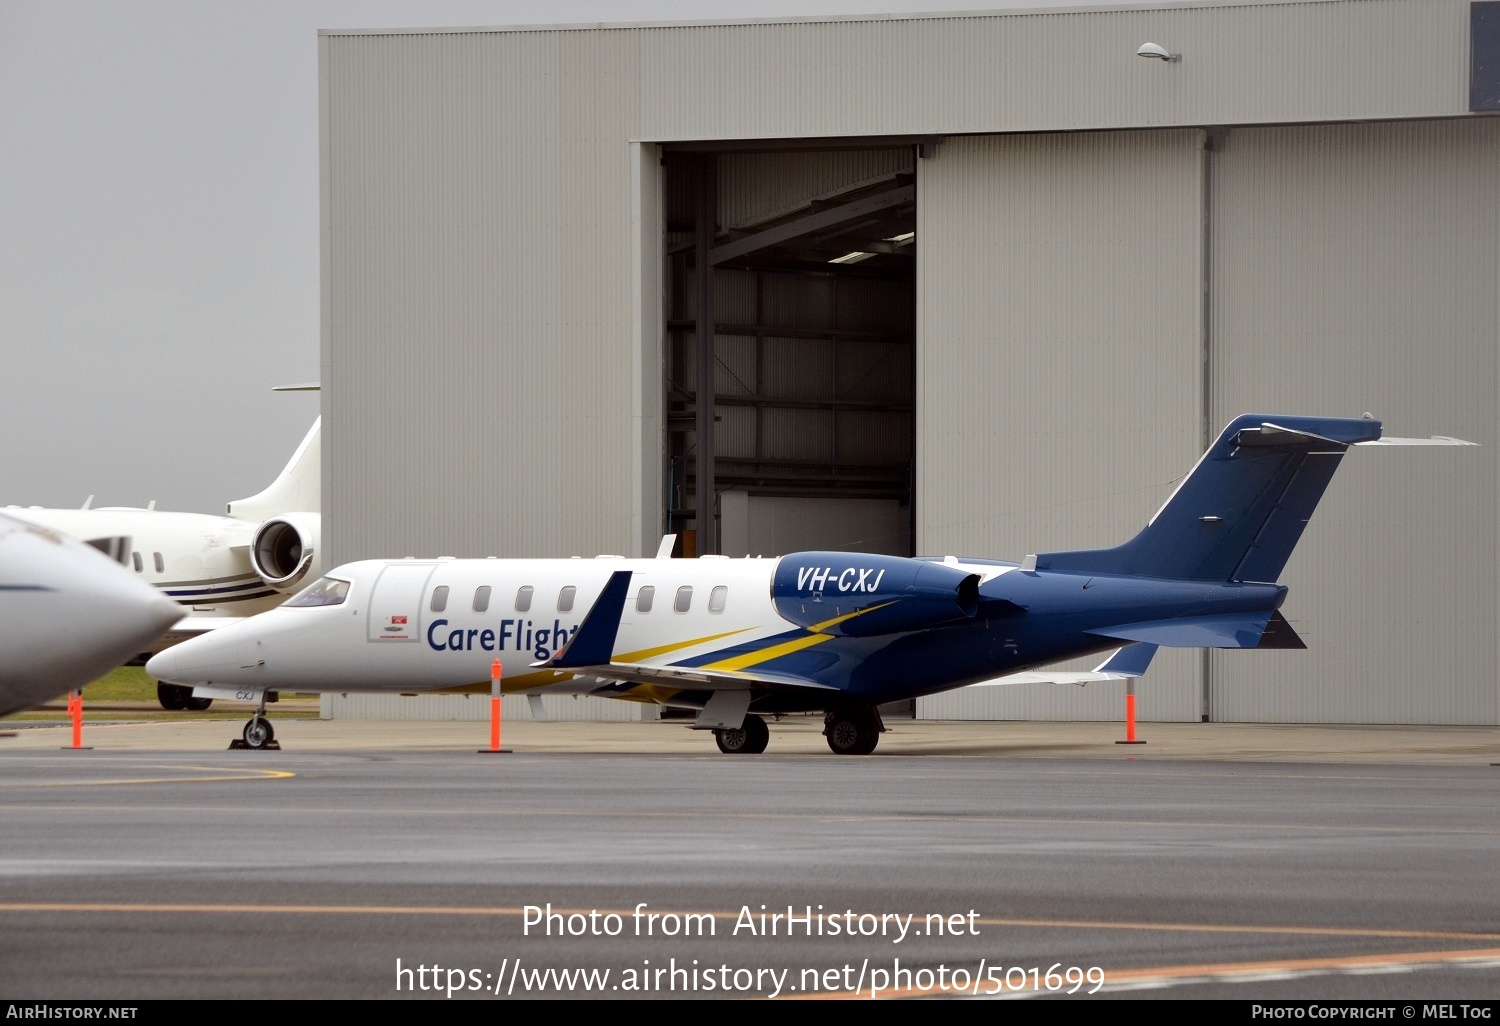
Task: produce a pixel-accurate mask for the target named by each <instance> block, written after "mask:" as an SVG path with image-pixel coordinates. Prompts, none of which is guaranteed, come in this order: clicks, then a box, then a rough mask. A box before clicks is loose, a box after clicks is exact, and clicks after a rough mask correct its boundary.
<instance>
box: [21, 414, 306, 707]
mask: <svg viewBox="0 0 1500 1026" xmlns="http://www.w3.org/2000/svg"><path fill="white" fill-rule="evenodd" d="M317 387H318V386H317V385H293V386H286V387H285V388H283V389H279V391H293V390H296V391H311V390H315V389H316V388H317ZM320 424H321V418H319V419H318V420H315V421H314V422H313V425H312V428H311V430H309V431H308V433H307V435H306V436H305V437H304V438H303V439H302V443H301V445H299V446H298V447H297V450H296V452H294V453H293V454H292V458H291V460H290V461H288V463H287V465H286V467H285V469H283V470H282V472H281V473H280V475H278V476H277V478H276V480H275V481H273V482H271V484H270V486H269V487H267V488H266V489H265V490H264V491H261V492H258V493H256V494H255V495H252V496H250V497H249V498H245V499H238V500H236V501H234V502H231V503H229V505H228V511H227V514H226V515H225V516H216V515H213V514H207V513H173V512H167V511H163V510H158V509H155V508H154V506H152V507H148V508H145V509H141V508H137V507H125V506H105V507H99V508H93V507H92V505H91V503H92V500H93V497H92V496H90V500H89V502H86V503H84V505H83V506H82V507H81V508H79V509H43V508H41V507H38V506H25V507H22V506H8V507H6V508H5V512H7V513H9V514H11V515H12V516H15V517H17V518H19V519H21V520H25V521H27V522H29V523H32V524H36V525H39V526H42V527H46V528H49V529H51V530H53V531H57V532H61V533H63V534H67V535H70V536H72V537H74V538H77V539H79V540H81V541H85V542H95V541H98V540H103V539H119V538H128V539H130V542H131V544H130V548H129V550H128V551H127V552H125V553H124V554H123V558H122V559H121V562H122V563H123V564H124V565H125V567H126V569H127V570H129V571H130V572H132V573H134V574H135V575H136V576H137V577H138V578H139V579H140V580H142V581H144V582H146V583H148V584H150V585H153V586H154V587H155V588H156V589H157V590H158V591H159V592H160V593H161V594H163V595H165V596H167V597H168V598H170V599H172V600H173V601H174V602H176V603H177V604H178V622H177V623H176V624H175V625H170V626H171V629H170V630H167V631H166V632H165V633H160V632H158V633H159V634H160V636H159V637H153V638H152V639H149V640H150V641H151V642H152V643H151V644H150V645H147V646H145V647H143V648H141V649H139V650H137V651H134V652H128V653H126V654H125V656H124V657H123V658H122V659H121V660H120V661H119V662H116V663H115V664H114V665H115V666H119V665H122V664H124V665H136V666H139V665H141V664H143V663H144V662H145V661H146V659H148V658H149V657H150V656H151V655H153V654H155V653H156V652H159V651H161V650H162V649H164V648H167V647H169V646H171V645H174V644H176V643H178V642H180V641H185V640H187V639H188V638H191V637H196V636H197V635H200V634H204V633H206V632H208V631H211V630H215V629H217V628H219V627H222V626H225V625H227V624H232V623H238V622H239V621H240V620H243V619H244V618H245V617H247V616H251V615H253V614H255V613H260V612H264V611H265V610H267V609H271V608H273V607H275V606H277V605H280V604H281V602H282V601H283V600H284V599H285V598H286V597H287V596H288V595H290V594H292V593H293V592H295V591H297V590H298V589H299V588H301V587H303V586H304V585H305V584H307V583H308V582H310V581H315V580H317V579H318V577H319V576H320V575H321V573H322V566H321V563H320V557H319V550H320V547H321V535H322V514H321V509H322V501H321V500H322V446H321V439H320V432H319V427H320ZM98 547H101V548H102V547H104V546H103V545H100V546H98ZM105 669H106V670H108V669H110V667H105ZM157 697H158V698H159V699H160V701H161V704H162V706H163V707H164V708H167V709H194V710H202V709H207V708H208V707H209V703H210V701H211V700H210V699H204V698H194V697H193V694H192V690H191V689H190V688H184V687H178V686H175V685H172V684H158V685H157Z"/></svg>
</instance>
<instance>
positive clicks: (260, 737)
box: [240, 716, 276, 748]
mask: <svg viewBox="0 0 1500 1026" xmlns="http://www.w3.org/2000/svg"><path fill="white" fill-rule="evenodd" d="M240 736H241V737H243V738H244V740H245V747H246V748H266V747H269V746H270V745H271V744H273V743H275V741H276V728H275V727H273V726H271V721H270V720H268V719H266V718H265V717H264V716H252V717H250V721H249V722H248V723H246V724H245V730H244V733H243V734H241V735H240Z"/></svg>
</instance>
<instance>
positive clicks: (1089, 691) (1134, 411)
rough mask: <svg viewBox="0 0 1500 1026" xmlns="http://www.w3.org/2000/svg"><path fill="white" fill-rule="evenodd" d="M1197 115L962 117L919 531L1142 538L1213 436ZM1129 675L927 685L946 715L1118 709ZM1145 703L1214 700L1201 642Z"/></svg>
mask: <svg viewBox="0 0 1500 1026" xmlns="http://www.w3.org/2000/svg"><path fill="white" fill-rule="evenodd" d="M1201 140H1202V134H1201V133H1199V132H1196V131H1177V130H1174V131H1163V132H1111V133H1097V134H1095V133H1090V134H1076V135H1073V134H1070V135H1043V136H992V137H976V138H967V139H953V140H949V141H948V142H946V143H944V144H943V145H941V146H940V147H939V148H938V149H937V152H936V155H935V156H934V157H932V158H930V159H927V160H923V161H921V162H920V163H919V165H918V168H917V190H918V191H917V219H918V228H917V236H918V238H919V239H920V240H921V247H922V249H921V258H920V260H919V268H918V283H917V293H918V297H919V300H918V310H917V317H918V320H917V340H918V349H917V449H918V453H919V456H918V460H917V547H918V550H919V551H921V552H923V553H925V554H929V555H943V554H953V555H966V556H987V557H993V558H998V559H1012V560H1020V559H1021V558H1023V557H1024V556H1025V555H1026V554H1027V553H1031V552H1041V551H1048V550H1055V549H1073V548H1090V547H1095V546H1100V545H1111V544H1115V543H1116V542H1119V541H1123V540H1125V539H1126V538H1128V537H1130V536H1131V535H1132V534H1134V533H1135V532H1136V531H1137V530H1139V529H1140V528H1141V526H1143V525H1144V524H1145V522H1146V520H1147V519H1148V518H1149V517H1150V516H1151V514H1152V513H1154V512H1155V511H1156V509H1157V508H1158V507H1159V506H1160V505H1161V503H1162V502H1163V500H1164V499H1165V498H1166V497H1167V495H1168V494H1169V493H1170V492H1171V489H1172V487H1173V484H1174V482H1175V481H1176V480H1177V478H1179V477H1180V476H1181V475H1183V474H1184V473H1186V472H1187V471H1188V470H1189V469H1190V468H1191V467H1192V465H1193V463H1194V461H1195V460H1196V459H1197V458H1198V455H1199V452H1200V448H1199V428H1198V424H1199V420H1200V417H1201V412H1200V408H1199V394H1200V392H1201V371H1200V358H1201V352H1202V334H1203V308H1202V301H1201V296H1202V288H1203V267H1202V259H1201V258H1202V246H1201V237H1202V224H1203V202H1204V197H1203V173H1202V172H1203V153H1202V148H1201ZM1123 695H1124V691H1123V687H1122V686H1120V687H1116V686H1111V687H1105V686H1098V687H1089V688H1079V687H1075V686H1065V687H1057V686H1053V685H1012V686H1006V687H991V688H971V689H966V690H964V691H960V692H954V693H949V694H947V695H938V696H934V697H932V698H927V699H922V700H920V702H919V704H918V715H921V716H925V717H933V718H944V717H978V718H1016V719H1023V718H1024V719H1030V718H1070V719H1096V718H1102V719H1111V718H1118V717H1119V716H1120V715H1121V710H1122V708H1123V705H1124V699H1123ZM1139 696H1140V697H1139V701H1140V715H1141V716H1143V717H1149V718H1152V719H1164V720H1190V719H1196V718H1197V717H1198V711H1199V704H1200V701H1199V673H1198V658H1197V656H1196V654H1195V653H1183V652H1165V653H1162V654H1161V655H1160V656H1159V657H1158V659H1157V661H1156V664H1155V665H1153V667H1152V672H1151V675H1150V677H1149V678H1148V679H1147V681H1146V683H1145V684H1143V685H1142V686H1141V688H1140V691H1139Z"/></svg>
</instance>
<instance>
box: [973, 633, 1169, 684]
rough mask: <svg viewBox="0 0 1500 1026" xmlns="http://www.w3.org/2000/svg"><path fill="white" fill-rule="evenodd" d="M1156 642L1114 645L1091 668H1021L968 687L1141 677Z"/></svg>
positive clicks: (1148, 663) (1081, 681)
mask: <svg viewBox="0 0 1500 1026" xmlns="http://www.w3.org/2000/svg"><path fill="white" fill-rule="evenodd" d="M1156 648H1157V646H1156V645H1153V644H1151V643H1150V642H1138V643H1137V644H1134V645H1126V646H1124V647H1123V648H1117V649H1115V650H1114V651H1113V652H1111V653H1110V655H1109V658H1108V659H1106V660H1104V662H1102V663H1100V664H1099V665H1098V666H1096V667H1094V669H1092V670H1022V671H1021V672H1020V673H1012V674H1008V675H1007V676H1004V677H996V678H994V679H993V680H982V681H980V682H979V683H977V684H970V685H969V687H971V688H983V687H991V686H994V685H999V684H1080V685H1081V684H1090V683H1092V682H1094V681H1099V680H1124V679H1126V678H1127V677H1144V676H1145V675H1146V667H1148V666H1150V665H1151V658H1152V656H1154V655H1156Z"/></svg>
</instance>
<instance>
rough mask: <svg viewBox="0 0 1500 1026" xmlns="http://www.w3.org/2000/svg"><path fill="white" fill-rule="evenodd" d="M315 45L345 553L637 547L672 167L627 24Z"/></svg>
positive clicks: (336, 522)
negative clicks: (657, 146) (657, 194)
mask: <svg viewBox="0 0 1500 1026" xmlns="http://www.w3.org/2000/svg"><path fill="white" fill-rule="evenodd" d="M322 45H323V48H324V52H323V56H322V75H323V98H322V99H323V106H324V112H325V117H324V128H323V167H324V194H323V217H324V226H323V230H324V237H325V263H324V275H325V282H324V285H325V296H326V299H325V310H324V320H325V324H324V352H323V368H322V382H323V397H324V412H325V414H326V415H327V416H326V417H325V421H324V424H325V429H324V431H325V434H324V437H325V442H326V444H327V445H328V446H329V449H330V451H331V452H334V453H336V454H337V456H336V457H335V458H333V459H331V460H329V461H328V462H327V465H326V466H327V469H328V476H327V480H326V481H325V495H326V496H327V497H328V502H327V509H328V513H329V517H330V525H329V527H330V529H329V532H328V548H329V551H330V556H331V558H332V560H333V561H334V562H343V561H347V560H349V559H354V558H360V557H364V556H385V555H405V554H417V555H455V556H465V555H491V554H493V555H502V556H521V555H570V554H582V555H589V554H593V553H596V552H621V553H635V552H639V551H643V550H644V549H645V546H646V545H647V542H646V541H645V539H644V537H643V534H646V533H649V534H651V535H654V534H655V533H656V532H657V531H658V530H659V525H660V522H661V517H660V512H659V509H660V506H659V503H660V495H659V492H660V488H659V487H653V486H651V485H650V482H651V481H652V480H653V479H657V478H659V470H658V468H657V465H656V464H657V459H656V453H657V452H658V447H659V431H660V422H659V416H660V399H659V395H660V388H661V375H660V372H659V368H660V365H661V361H660V356H659V348H660V329H659V320H660V316H661V313H660V299H659V280H660V260H659V257H657V258H656V259H655V260H654V261H653V260H652V257H651V254H652V252H655V253H658V254H659V252H660V240H659V228H658V225H659V220H654V221H653V223H652V225H651V228H650V229H649V230H648V229H645V228H644V226H643V225H641V224H638V223H635V222H634V221H633V219H634V218H636V217H637V216H646V217H650V216H652V214H653V212H654V211H655V210H656V209H657V205H656V204H654V203H652V202H651V201H650V199H649V197H650V196H651V195H652V191H653V189H654V188H659V185H657V183H656V182H655V180H654V179H653V178H652V176H653V175H655V174H657V164H656V161H654V160H646V159H641V153H640V150H639V149H632V147H631V146H630V145H629V144H628V142H627V141H626V139H625V138H624V136H625V135H626V134H627V133H628V131H629V128H630V126H632V125H633V124H634V123H635V122H636V120H637V116H636V115H637V111H636V105H635V104H636V95H637V88H636V81H637V67H636V61H635V55H636V51H635V47H634V46H633V45H632V36H631V33H628V32H613V33H611V32H599V33H590V34H583V33H577V32H544V33H482V34H454V33H445V34H436V35H408V36H373V35H361V36H331V35H325V36H324V37H322ZM642 197H647V199H646V200H644V201H643V200H642ZM633 277H638V279H639V280H636V281H634V283H633ZM653 281H654V282H656V283H657V284H656V286H655V287H654V288H653V287H652V286H651V285H650V283H651V282H653ZM643 318H644V319H645V322H644V323H648V324H655V325H658V327H655V328H653V329H651V330H650V331H649V333H647V332H644V331H643V329H642V328H641V325H642V323H643V320H642V319H643ZM625 383H630V384H629V387H623V386H624V385H625ZM653 396H655V397H657V398H655V400H654V402H653ZM648 433H649V434H651V435H652V436H653V437H651V439H650V444H649V456H650V458H649V459H647V458H646V457H647V455H648V446H646V445H643V444H642V440H643V437H644V436H645V435H646V434H648ZM543 494H544V495H545V499H544V501H542V502H541V504H540V506H539V495H543ZM633 504H634V505H633ZM541 508H545V513H540V512H539V509H541ZM651 545H652V548H654V542H653V543H651Z"/></svg>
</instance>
